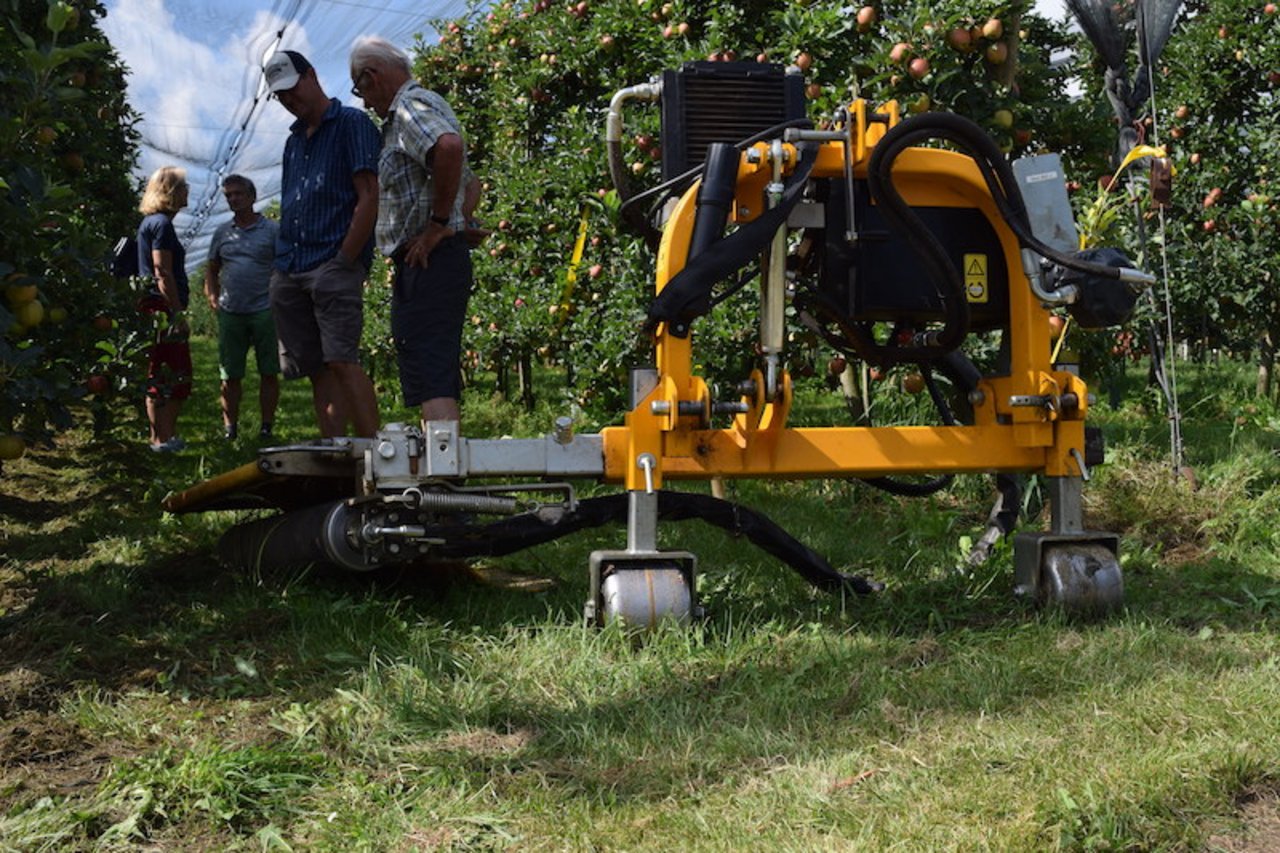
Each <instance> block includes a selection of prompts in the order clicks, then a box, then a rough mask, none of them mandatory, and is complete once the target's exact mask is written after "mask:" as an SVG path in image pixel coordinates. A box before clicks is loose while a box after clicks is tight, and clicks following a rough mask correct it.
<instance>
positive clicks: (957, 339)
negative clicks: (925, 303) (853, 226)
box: [849, 120, 969, 355]
mask: <svg viewBox="0 0 1280 853" xmlns="http://www.w3.org/2000/svg"><path fill="white" fill-rule="evenodd" d="M909 121H910V120H908V121H907V122H902V123H900V124H898V125H896V126H895V127H894V128H893V129H891V130H890V131H889V132H888V133H886V134H885V135H884V138H883V139H881V140H880V142H879V143H878V144H877V145H876V146H875V148H873V149H872V150H871V161H870V162H869V163H868V165H867V188H868V189H869V190H870V191H871V197H872V199H874V200H875V203H876V204H877V205H878V206H879V207H880V211H881V214H882V215H883V216H884V218H885V220H886V221H887V222H888V223H889V224H890V226H892V227H894V228H896V229H897V230H898V231H899V232H900V233H901V234H902V235H903V237H904V238H905V239H906V240H907V242H908V243H910V244H911V245H912V246H913V247H914V248H915V249H916V251H917V257H918V258H919V259H920V262H921V263H922V264H923V265H924V268H925V272H926V274H927V275H928V276H929V278H930V280H931V281H932V282H933V284H934V287H935V288H937V289H938V290H937V292H938V297H939V298H940V299H941V300H942V307H943V312H944V315H945V316H944V319H943V328H942V331H940V332H937V333H935V334H934V335H933V336H932V338H931V340H929V341H927V342H925V343H923V344H922V345H917V346H915V347H913V348H914V349H917V350H924V351H925V353H933V352H936V353H937V354H939V355H940V354H942V353H944V352H949V351H951V350H954V349H955V348H956V347H958V346H960V344H961V343H962V342H963V341H964V339H965V336H966V335H968V334H969V300H968V299H967V298H966V296H965V287H964V277H963V276H962V275H961V272H960V270H958V269H956V266H955V264H953V263H952V262H951V259H950V258H949V257H948V256H947V250H946V248H945V247H944V246H943V245H942V241H940V240H939V239H938V237H937V235H935V234H934V233H933V231H931V230H930V229H929V227H928V226H926V225H925V224H924V220H922V219H921V218H920V217H919V216H918V215H917V214H916V212H915V211H914V210H913V209H912V208H911V206H910V205H909V204H907V202H906V200H905V199H903V197H902V194H901V193H899V192H898V188H897V187H896V186H894V183H893V174H892V170H893V162H894V160H896V159H897V157H898V155H899V154H901V153H902V152H903V151H904V150H906V149H907V148H908V147H910V145H911V144H912V143H913V142H914V141H915V140H916V139H917V138H919V137H921V136H924V135H932V134H934V133H938V132H939V131H938V130H936V129H935V127H934V125H933V124H929V125H927V126H926V127H924V128H920V129H919V130H916V131H914V132H913V131H912V130H911V129H910V128H908V130H907V131H905V132H900V133H895V131H897V130H898V129H899V128H901V127H903V125H906V124H908V122H909ZM849 215H850V216H853V211H849Z"/></svg>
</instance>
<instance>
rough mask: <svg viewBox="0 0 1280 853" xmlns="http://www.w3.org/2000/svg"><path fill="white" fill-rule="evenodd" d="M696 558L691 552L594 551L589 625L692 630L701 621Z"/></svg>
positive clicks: (587, 606) (588, 608) (587, 608)
mask: <svg viewBox="0 0 1280 853" xmlns="http://www.w3.org/2000/svg"><path fill="white" fill-rule="evenodd" d="M697 562H698V561H697V558H696V557H694V555H693V554H690V553H689V552H687V551H593V552H592V553H591V597H590V599H588V601H587V604H586V608H585V615H586V619H587V623H588V624H590V625H598V626H605V625H609V624H611V623H613V622H621V623H622V624H623V625H624V626H625V627H626V628H628V629H629V630H636V631H649V630H652V629H654V628H656V627H657V626H658V624H659V623H660V622H663V621H667V620H670V621H673V622H675V623H676V624H679V625H687V624H689V622H690V621H691V620H692V619H693V618H694V617H695V616H696V615H698V614H697V611H698V608H697V606H696V605H695V603H694V578H695V576H696V567H697Z"/></svg>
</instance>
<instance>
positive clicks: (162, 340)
mask: <svg viewBox="0 0 1280 853" xmlns="http://www.w3.org/2000/svg"><path fill="white" fill-rule="evenodd" d="M187 192H188V189H187V173H186V171H185V170H183V169H179V168H177V167H174V166H163V167H161V168H159V169H157V170H156V171H155V173H154V174H153V175H152V176H151V178H150V180H148V181H147V188H146V191H145V192H143V194H142V203H141V204H140V205H138V210H139V211H141V212H142V215H143V217H144V218H143V220H142V224H141V225H139V226H138V269H139V271H140V272H141V273H142V275H144V276H148V277H149V278H150V279H151V287H150V288H149V289H148V291H147V294H146V295H145V296H144V297H143V298H142V301H141V303H140V304H139V308H140V309H141V310H142V311H143V313H147V314H153V315H155V317H156V320H157V322H156V326H157V329H156V342H155V344H153V345H152V347H151V352H150V358H149V363H148V365H147V420H148V421H149V422H150V424H151V449H152V450H154V451H156V452H157V453H172V452H175V451H178V450H181V449H182V448H184V447H186V442H184V441H183V440H182V439H181V438H179V437H178V435H177V426H178V413H179V412H181V411H182V404H183V403H184V402H186V399H187V398H188V397H189V396H191V373H192V370H191V347H190V345H189V344H188V342H187V337H188V329H187V321H186V318H185V317H184V316H183V311H184V310H186V307H187V298H188V295H189V293H190V285H189V284H188V282H187V270H186V260H187V252H186V249H185V248H183V246H182V243H180V242H179V241H178V232H177V231H175V230H174V228H173V217H174V216H176V215H177V213H178V211H179V210H181V209H182V208H184V207H186V206H187Z"/></svg>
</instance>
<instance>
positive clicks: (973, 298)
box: [964, 255, 987, 303]
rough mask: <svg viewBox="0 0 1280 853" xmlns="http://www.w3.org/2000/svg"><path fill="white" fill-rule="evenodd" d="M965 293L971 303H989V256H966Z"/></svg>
mask: <svg viewBox="0 0 1280 853" xmlns="http://www.w3.org/2000/svg"><path fill="white" fill-rule="evenodd" d="M964 292H965V295H966V296H967V297H968V299H969V301H970V302H982V303H985V302H986V301H987V256H986V255H965V256H964Z"/></svg>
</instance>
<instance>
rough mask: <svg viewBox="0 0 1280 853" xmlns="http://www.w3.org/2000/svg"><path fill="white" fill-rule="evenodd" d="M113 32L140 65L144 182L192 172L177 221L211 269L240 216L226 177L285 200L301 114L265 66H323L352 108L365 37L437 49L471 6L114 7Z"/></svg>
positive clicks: (240, 3)
mask: <svg viewBox="0 0 1280 853" xmlns="http://www.w3.org/2000/svg"><path fill="white" fill-rule="evenodd" d="M106 7H107V16H106V17H105V18H104V19H103V21H102V28H103V30H104V32H105V33H106V35H107V37H108V38H109V39H110V40H111V43H112V45H113V46H114V47H115V49H116V51H117V53H118V54H119V55H120V58H121V60H122V61H123V62H124V63H125V65H126V66H127V67H128V69H129V89H128V98H129V102H130V104H131V105H132V106H133V108H134V109H135V110H137V111H138V113H139V114H140V115H141V116H142V120H141V122H140V123H139V125H138V130H139V131H140V132H141V134H142V147H141V152H140V157H139V160H138V164H137V169H136V172H137V176H138V178H139V180H143V179H145V177H146V176H147V175H149V174H150V173H151V172H153V171H154V170H155V169H157V168H159V167H160V166H166V165H174V166H181V167H183V168H185V169H186V170H187V178H188V181H189V182H190V184H191V201H190V204H189V206H188V207H187V209H186V210H184V211H182V213H180V214H179V215H178V217H177V219H176V220H175V221H174V224H175V226H176V227H177V230H178V234H179V236H180V237H181V238H182V239H183V242H184V243H186V244H187V253H188V254H187V266H188V269H189V270H192V271H194V270H195V268H196V267H198V266H199V265H200V264H202V263H203V262H204V259H205V256H206V254H207V251H208V246H209V239H210V237H211V236H212V234H213V229H214V228H215V227H216V226H217V224H218V223H220V222H223V221H225V220H226V219H227V218H228V217H229V216H230V212H229V211H228V210H227V206H226V202H225V201H224V200H223V198H222V193H221V186H220V185H221V179H222V177H223V176H225V175H228V174H232V173H239V174H242V175H246V176H248V177H249V178H250V179H252V180H253V182H254V183H255V184H256V185H257V187H258V205H257V207H258V208H259V209H261V208H263V207H265V206H266V205H267V204H269V203H270V202H271V201H272V200H273V199H275V198H277V197H278V196H279V193H280V155H281V153H282V151H283V148H284V142H285V137H286V136H287V135H288V129H289V125H290V124H291V123H292V121H293V117H292V116H290V115H289V114H288V113H287V112H285V110H284V108H283V107H281V106H280V104H279V103H277V102H275V101H269V100H267V99H266V98H265V90H264V88H263V85H262V63H263V61H264V59H265V58H266V56H268V55H270V53H272V52H273V51H275V50H277V49H281V48H287V49H291V50H297V51H300V52H301V53H303V54H304V55H306V57H307V58H308V59H310V60H311V62H312V63H313V64H314V65H315V66H316V70H317V72H318V73H319V77H320V82H321V85H323V86H324V88H325V91H326V92H328V93H329V94H330V95H331V96H333V97H337V98H338V99H339V100H341V101H342V102H343V103H346V104H352V105H355V106H359V105H360V102H359V100H358V99H357V98H355V97H354V96H353V95H351V93H350V88H351V81H350V75H349V74H348V73H347V56H348V53H349V51H350V48H351V45H352V42H354V41H355V39H356V38H357V37H359V36H361V35H380V36H383V37H384V38H387V39H389V40H390V41H391V42H393V43H394V44H397V45H399V46H401V47H403V48H404V49H406V50H409V51H412V49H413V47H414V45H415V42H416V41H417V39H418V38H419V36H421V38H422V39H423V40H424V41H425V43H427V44H434V43H435V41H436V40H437V35H436V33H435V31H434V30H433V29H432V27H431V25H430V23H429V21H431V20H435V19H438V18H442V17H449V16H456V15H460V14H462V13H463V12H465V11H466V2H465V0H427V2H422V0H364V2H361V0H107V2H106Z"/></svg>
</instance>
